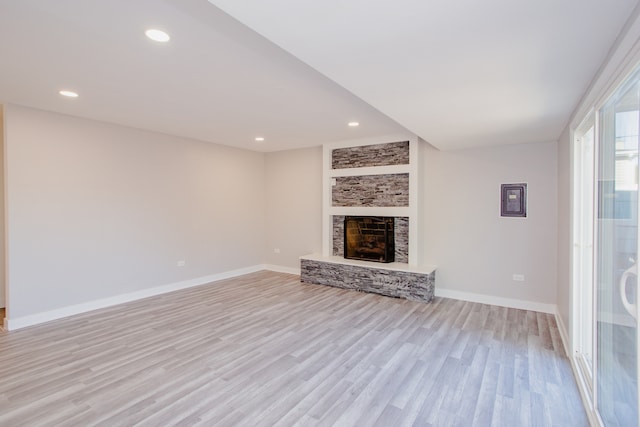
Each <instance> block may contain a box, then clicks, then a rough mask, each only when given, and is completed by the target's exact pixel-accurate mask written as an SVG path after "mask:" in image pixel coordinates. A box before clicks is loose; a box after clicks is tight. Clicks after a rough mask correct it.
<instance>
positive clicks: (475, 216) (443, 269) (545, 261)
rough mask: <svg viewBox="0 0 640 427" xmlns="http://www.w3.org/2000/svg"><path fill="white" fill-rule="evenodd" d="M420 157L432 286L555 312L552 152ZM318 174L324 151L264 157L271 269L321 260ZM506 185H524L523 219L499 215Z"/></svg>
mask: <svg viewBox="0 0 640 427" xmlns="http://www.w3.org/2000/svg"><path fill="white" fill-rule="evenodd" d="M421 152H422V156H423V158H422V167H421V169H422V172H421V177H423V178H422V179H423V182H421V183H420V185H421V192H422V194H421V198H422V209H421V212H422V214H421V215H422V216H423V218H422V221H421V224H422V226H423V231H422V233H421V236H420V239H421V241H420V245H421V249H422V250H423V251H424V252H423V253H424V254H425V255H424V257H423V260H422V263H423V264H436V265H437V266H438V270H437V272H436V287H437V288H440V289H446V290H450V291H456V292H461V293H466V294H478V295H486V296H488V297H497V298H502V299H509V300H520V301H525V302H533V303H540V304H547V305H553V304H555V302H556V278H557V276H556V272H557V260H556V251H557V190H556V181H557V166H556V156H557V145H556V144H555V143H544V144H525V145H513V146H499V147H491V148H482V149H473V150H458V151H447V152H440V151H437V150H436V149H434V148H433V147H430V146H426V144H425V149H424V150H421ZM321 167H322V151H321V149H317V150H313V149H309V150H297V151H284V152H279V153H270V154H268V155H267V160H266V171H267V173H266V176H267V179H266V182H267V192H266V194H267V228H268V231H267V248H266V252H267V262H268V263H270V264H275V265H281V266H285V267H289V268H299V261H298V259H297V257H298V256H300V255H304V254H306V253H311V252H318V253H319V252H320V248H321V246H322V242H321V236H320V229H321V216H320V213H319V212H320V211H321V204H322V203H321V196H322V189H321V182H320V175H321ZM316 174H317V175H316ZM513 182H527V183H528V191H529V200H528V202H529V212H528V217H527V218H526V219H516V218H501V217H500V215H499V214H500V184H502V183H513ZM303 215H307V216H309V217H310V218H312V219H311V220H310V221H309V223H310V224H313V223H315V224H317V225H316V227H317V230H314V229H313V228H312V227H309V224H307V222H306V221H301V217H302V216H303ZM274 248H279V249H280V250H281V253H280V254H274V253H273V249H274ZM514 273H516V274H524V275H525V281H524V282H515V281H513V279H512V275H513V274H514Z"/></svg>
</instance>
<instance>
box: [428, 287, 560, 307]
mask: <svg viewBox="0 0 640 427" xmlns="http://www.w3.org/2000/svg"><path fill="white" fill-rule="evenodd" d="M435 296H437V297H442V298H451V299H457V300H462V301H470V302H479V303H481V304H491V305H498V306H500V307H508V308H518V309H521V310H531V311H538V312H540V313H547V314H556V305H555V304H544V303H540V302H533V301H524V300H519V299H511V298H502V297H495V296H491V295H482V294H474V293H471V292H460V291H452V290H449V289H441V288H438V286H437V283H436V289H435Z"/></svg>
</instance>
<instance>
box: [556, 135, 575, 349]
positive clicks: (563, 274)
mask: <svg viewBox="0 0 640 427" xmlns="http://www.w3.org/2000/svg"><path fill="white" fill-rule="evenodd" d="M569 139H570V136H569V128H567V129H565V131H564V132H563V133H562V136H561V137H560V140H559V141H558V172H557V173H558V289H557V296H556V299H557V304H558V315H559V316H560V319H561V322H562V325H563V327H565V328H569V330H571V329H570V324H571V319H570V317H571V311H570V307H571V277H570V268H571V249H572V245H571V241H570V239H571V204H572V200H571V191H570V190H571V189H570V181H571V177H570V174H571V160H570V151H569V150H570V140H569ZM567 344H568V343H567Z"/></svg>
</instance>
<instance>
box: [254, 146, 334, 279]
mask: <svg viewBox="0 0 640 427" xmlns="http://www.w3.org/2000/svg"><path fill="white" fill-rule="evenodd" d="M265 183H266V192H265V194H266V246H265V254H266V262H267V264H271V265H277V266H282V267H286V268H287V269H293V270H299V269H300V260H299V257H300V256H301V255H307V254H311V253H320V252H321V251H322V147H314V148H307V149H300V150H288V151H279V152H274V153H268V154H266V157H265ZM274 249H279V250H280V253H275V252H274Z"/></svg>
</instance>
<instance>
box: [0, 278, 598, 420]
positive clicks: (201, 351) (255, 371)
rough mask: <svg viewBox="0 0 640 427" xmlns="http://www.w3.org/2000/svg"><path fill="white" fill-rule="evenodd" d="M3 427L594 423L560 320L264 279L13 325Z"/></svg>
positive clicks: (2, 358) (7, 346)
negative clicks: (584, 404) (575, 375)
mask: <svg viewBox="0 0 640 427" xmlns="http://www.w3.org/2000/svg"><path fill="white" fill-rule="evenodd" d="M0 425H2V426H4V425H8V426H9V425H10V426H29V427H31V426H51V425H55V426H78V425H82V426H117V425H123V426H124V425H127V426H128V425H140V426H158V425H163V426H177V425H184V426H193V425H202V426H210V425H220V426H243V425H246V426H274V425H277V426H294V425H300V426H333V425H338V426H351V425H357V426H374V425H375V426H391V425H392V426H412V425H416V426H418V425H419V426H464V427H467V426H472V427H473V426H479V427H483V426H505V425H509V426H511V425H518V426H536V427H537V426H547V425H548V426H552V425H553V426H556V425H571V426H587V425H588V422H587V418H586V415H585V412H584V409H583V407H582V403H581V400H580V397H579V394H578V391H577V388H576V385H575V380H574V378H573V375H572V372H571V367H570V364H569V361H568V360H567V358H566V355H565V353H564V348H563V346H562V341H561V338H560V334H559V331H558V329H557V325H556V323H555V319H554V318H553V316H551V315H548V314H543V313H535V312H530V311H524V310H517V309H511V308H504V307H496V306H489V305H484V304H477V303H471V302H465V301H456V300H451V299H446V298H436V299H435V300H434V301H433V302H432V303H430V304H424V303H418V302H411V301H407V300H400V299H394V298H388V297H382V296H379V295H372V294H363V293H359V292H354V291H347V290H344V289H338V288H331V287H324V286H316V285H306V284H301V283H300V282H299V277H298V276H294V275H288V274H282V273H273V272H259V273H254V274H249V275H246V276H242V277H237V278H234V279H229V280H224V281H219V282H216V283H212V284H209V285H204V286H199V287H196V288H191V289H186V290H183V291H178V292H173V293H170V294H165V295H161V296H157V297H152V298H148V299H145V300H140V301H135V302H130V303H127V304H122V305H120V306H115V307H110V308H107V309H103V310H97V311H94V312H91V313H86V314H82V315H79V316H74V317H70V318H66V319H61V320H58V321H54V322H50V323H47V324H43V325H40V326H36V327H31V328H26V329H24V330H19V331H15V332H6V331H0Z"/></svg>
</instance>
